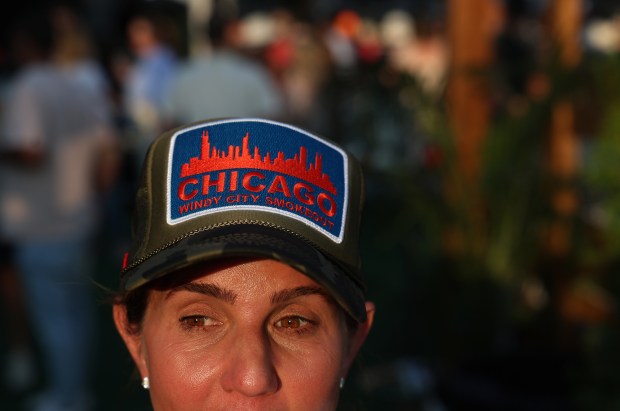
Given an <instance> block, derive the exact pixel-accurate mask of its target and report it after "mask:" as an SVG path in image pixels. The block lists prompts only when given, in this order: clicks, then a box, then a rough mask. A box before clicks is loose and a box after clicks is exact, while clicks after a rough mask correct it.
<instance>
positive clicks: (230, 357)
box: [114, 260, 374, 411]
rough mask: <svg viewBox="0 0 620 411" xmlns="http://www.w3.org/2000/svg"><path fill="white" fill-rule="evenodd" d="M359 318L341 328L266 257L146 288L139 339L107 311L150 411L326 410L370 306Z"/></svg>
mask: <svg viewBox="0 0 620 411" xmlns="http://www.w3.org/2000/svg"><path fill="white" fill-rule="evenodd" d="M367 312H368V321H367V322H365V323H363V324H361V325H360V326H359V327H358V328H357V330H355V331H354V332H352V333H351V332H348V331H347V328H346V326H345V322H344V316H343V314H342V311H341V309H340V308H338V307H337V306H336V305H335V303H334V302H333V301H332V300H331V298H330V297H328V296H327V294H326V293H325V291H324V290H323V289H322V288H321V287H320V286H319V285H318V284H317V283H316V282H314V281H313V280H311V279H310V278H309V277H306V276H305V275H303V274H301V273H300V272H298V271H296V270H295V269H293V268H291V267H290V266H288V265H285V264H282V263H280V262H277V261H274V260H238V261H235V262H233V263H230V262H229V263H227V264H224V265H219V266H218V267H215V268H211V269H210V270H208V271H204V273H202V272H201V273H200V274H199V275H198V276H194V277H192V278H191V279H190V280H189V282H187V283H185V284H182V285H177V286H175V287H172V288H167V289H161V290H159V289H158V290H153V291H152V292H151V295H150V297H149V302H148V305H147V310H146V313H145V317H144V321H143V324H142V330H141V332H139V333H130V332H128V331H127V327H126V317H125V312H124V307H123V306H122V305H116V306H115V307H114V317H115V321H116V324H117V328H118V329H119V332H120V333H121V336H122V337H123V339H124V341H125V343H126V345H127V347H128V349H129V351H130V353H131V355H132V357H133V359H134V361H135V362H136V364H137V367H138V370H139V372H140V374H141V376H142V377H145V376H148V377H149V380H150V395H151V401H152V404H153V407H154V410H155V411H200V410H205V411H206V410H210V411H217V410H227V411H233V410H243V411H252V410H270V411H277V410H281V411H285V410H288V411H296V410H299V411H303V410H312V411H319V410H335V409H336V404H337V402H338V397H339V392H340V389H339V381H340V378H341V377H346V374H347V371H348V369H349V367H350V365H351V363H352V361H353V359H354V357H355V355H356V353H357V351H358V350H359V348H360V346H361V345H362V343H363V341H364V339H365V337H366V335H367V333H368V331H369V329H370V326H371V324H372V319H373V315H374V306H373V305H372V303H367ZM350 334H352V335H350Z"/></svg>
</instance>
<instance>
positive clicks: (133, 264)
mask: <svg viewBox="0 0 620 411" xmlns="http://www.w3.org/2000/svg"><path fill="white" fill-rule="evenodd" d="M239 224H254V225H260V226H263V227H271V228H277V229H278V230H280V231H284V232H286V233H288V234H292V235H294V236H295V237H297V238H300V239H302V240H303V241H307V240H306V239H305V238H304V237H303V236H301V235H299V234H297V233H296V232H294V231H292V230H289V229H286V228H283V227H281V226H279V225H277V224H273V223H266V222H264V221H260V220H234V221H227V222H224V223H219V224H213V225H209V226H206V227H201V228H199V229H195V230H192V231H189V232H187V233H185V234H183V235H182V236H179V237H177V238H175V239H174V240H171V241H169V242H167V243H166V244H164V245H162V246H159V247H157V248H156V249H154V250H152V251H151V252H150V253H148V254H146V255H144V256H142V257H140V258H138V259H137V260H134V261H132V262H131V263H130V264H128V265H127V267H125V268H124V269H123V270H122V271H121V276H122V275H123V274H125V273H127V272H128V271H131V270H133V269H134V268H136V267H137V266H138V265H140V264H142V263H143V262H144V261H146V260H148V259H149V258H151V257H153V256H154V255H156V254H159V253H160V252H162V251H163V250H165V249H166V248H168V247H171V246H173V245H174V244H176V243H178V242H179V241H181V240H184V239H185V238H188V237H191V236H193V235H195V234H198V233H200V232H203V231H207V230H212V229H216V228H221V227H227V226H231V225H239ZM313 246H314V247H315V248H317V249H319V250H320V251H321V252H323V251H322V249H321V248H320V247H318V246H316V245H314V243H313Z"/></svg>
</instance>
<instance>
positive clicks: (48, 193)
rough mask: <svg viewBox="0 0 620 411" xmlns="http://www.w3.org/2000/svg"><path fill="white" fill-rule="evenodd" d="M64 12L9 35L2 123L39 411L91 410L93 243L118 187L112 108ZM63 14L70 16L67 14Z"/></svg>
mask: <svg viewBox="0 0 620 411" xmlns="http://www.w3.org/2000/svg"><path fill="white" fill-rule="evenodd" d="M68 12H69V11H68V10H66V9H63V10H60V9H54V13H52V14H50V12H49V10H47V9H43V8H41V9H37V10H35V11H31V12H30V13H29V14H28V15H26V16H24V18H23V19H18V20H17V21H16V24H15V26H13V28H12V31H11V44H12V51H13V53H14V56H15V58H16V61H17V62H18V63H19V69H18V71H17V72H16V73H15V76H14V78H13V80H12V84H11V85H10V90H9V92H8V94H7V99H6V106H5V110H4V112H3V116H2V123H0V124H1V129H2V132H1V133H0V147H1V149H2V151H3V152H4V153H5V155H6V156H7V158H10V159H11V161H10V162H6V161H5V162H3V164H2V166H3V170H2V174H1V175H2V182H1V184H2V196H1V198H0V201H1V203H0V229H1V232H2V236H3V237H4V238H6V239H7V240H8V241H10V242H11V243H12V244H13V245H14V246H15V264H16V267H17V269H18V274H19V275H20V279H21V281H22V284H23V287H24V292H25V297H26V304H27V308H28V314H29V315H30V324H31V325H32V330H33V334H34V337H35V338H36V339H37V343H38V346H39V347H40V349H41V356H42V359H43V364H42V367H43V371H44V372H45V377H44V383H45V388H44V391H43V392H41V393H40V394H38V395H37V396H36V397H34V398H32V399H31V402H30V404H29V406H30V407H31V409H32V410H34V411H55V410H59V411H60V410H64V411H73V410H75V411H83V410H89V409H91V406H92V400H93V398H92V393H91V389H90V365H91V360H92V349H93V342H94V340H93V331H94V327H93V325H94V322H95V317H94V299H93V298H92V296H91V293H90V292H89V291H90V289H91V284H90V282H89V281H90V280H91V279H92V272H93V271H92V269H93V267H92V262H93V261H92V256H91V251H92V250H91V240H92V239H93V237H94V235H95V233H96V230H97V228H98V213H99V207H98V202H99V200H100V198H99V197H98V191H99V190H103V189H104V188H105V187H107V186H109V185H110V184H112V182H113V181H114V173H115V170H116V165H117V163H116V161H117V157H116V141H115V135H114V128H113V126H112V123H111V113H110V105H109V102H108V100H107V97H108V96H107V94H106V90H104V89H103V88H102V87H101V85H102V83H101V80H102V79H101V78H100V77H98V75H97V74H96V73H97V70H96V69H95V68H94V60H92V59H90V58H89V53H90V50H89V48H88V47H83V46H84V44H82V43H81V42H82V40H83V38H82V39H80V38H74V36H79V37H83V36H85V35H86V32H85V31H82V30H76V29H77V27H78V26H74V25H73V23H75V22H76V21H73V20H72V19H73V18H77V15H74V14H66V13H68ZM63 13H65V14H63Z"/></svg>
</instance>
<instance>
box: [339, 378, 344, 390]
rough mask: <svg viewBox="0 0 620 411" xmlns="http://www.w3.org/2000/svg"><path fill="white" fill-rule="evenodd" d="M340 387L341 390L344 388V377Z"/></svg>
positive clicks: (341, 379)
mask: <svg viewBox="0 0 620 411" xmlns="http://www.w3.org/2000/svg"><path fill="white" fill-rule="evenodd" d="M339 386H340V389H343V388H344V377H340V384H339Z"/></svg>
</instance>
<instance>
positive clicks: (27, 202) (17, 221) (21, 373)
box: [0, 1, 617, 411]
mask: <svg viewBox="0 0 620 411" xmlns="http://www.w3.org/2000/svg"><path fill="white" fill-rule="evenodd" d="M75 3H76V2H73V3H72V2H68V3H67V2H65V3H64V4H59V5H55V6H52V7H49V8H46V7H42V6H41V7H40V8H39V7H37V8H34V9H32V10H28V12H27V13H23V14H20V15H19V16H15V18H14V19H12V20H13V21H11V22H10V24H9V25H8V27H7V29H6V30H7V36H6V42H5V43H6V44H5V49H4V50H2V53H1V55H0V56H1V57H2V63H3V67H4V68H3V70H2V74H3V76H2V78H1V79H0V80H1V84H0V158H1V160H0V302H1V304H0V312H2V313H3V317H2V319H3V321H2V322H1V325H2V326H3V327H4V329H3V330H2V331H0V335H4V336H6V338H5V341H4V342H2V344H1V345H0V385H1V387H2V389H1V390H0V391H2V390H4V391H6V392H11V393H26V394H27V395H25V396H24V403H25V409H28V410H33V411H60V410H64V411H83V410H84V411H85V410H93V409H95V408H96V402H97V392H96V391H97V389H96V387H94V374H95V371H94V369H93V360H94V356H95V355H96V352H97V350H99V349H101V348H102V347H99V346H98V334H97V333H98V322H97V321H98V320H97V318H96V316H95V311H96V309H97V307H96V304H97V300H96V298H95V297H94V294H95V293H96V292H97V287H96V286H95V283H96V282H102V283H103V286H105V287H109V288H112V289H113V288H114V287H115V286H116V279H117V278H116V277H114V276H115V275H116V274H115V273H116V272H117V271H114V270H117V269H118V267H120V263H121V262H120V259H121V258H122V254H123V252H124V248H125V246H126V244H127V243H128V236H129V229H128V228H127V229H126V227H129V223H128V221H129V217H130V213H131V207H132V201H133V197H132V196H133V189H134V186H135V184H136V181H137V179H138V178H139V175H140V164H141V162H142V158H143V157H144V155H145V153H146V150H147V147H148V145H149V144H150V142H151V141H152V140H153V139H154V138H155V137H156V136H157V135H158V134H160V133H161V132H162V131H165V130H169V129H171V128H174V127H177V126H180V125H182V124H187V123H190V122H194V121H198V120H202V119H208V118H219V117H238V116H245V117H263V118H267V119H272V120H276V121H278V120H279V121H285V122H289V123H291V124H295V125H297V126H299V127H302V128H307V129H309V130H311V131H313V132H316V133H318V134H321V135H324V136H326V137H328V138H330V139H334V140H337V141H339V142H341V143H343V144H344V145H345V146H346V147H348V148H349V150H350V151H351V152H352V153H353V154H354V155H356V156H358V157H359V158H360V160H362V162H363V163H364V165H365V166H366V167H367V170H368V171H377V170H378V171H381V170H388V169H394V168H398V167H406V168H409V169H412V168H415V167H432V166H433V165H436V164H437V162H438V161H440V157H439V154H438V153H437V152H436V150H434V147H433V145H432V144H429V141H428V139H425V138H424V135H423V134H424V133H423V131H422V127H421V126H420V124H419V122H418V120H416V118H414V117H412V110H413V109H414V107H413V106H412V104H414V103H415V102H416V101H414V102H413V103H412V100H411V95H409V94H407V93H406V92H405V91H407V90H408V89H407V88H406V87H404V85H407V86H409V87H411V85H412V84H413V85H414V86H415V87H414V88H415V89H416V90H417V91H418V92H419V93H421V94H422V95H424V96H426V98H428V99H430V101H436V100H438V99H440V98H442V96H443V95H444V92H445V86H446V81H447V76H448V74H449V73H448V68H449V61H448V60H449V52H450V50H449V44H448V41H447V37H446V30H445V16H443V15H441V14H440V13H437V12H436V10H435V9H433V8H431V9H432V10H435V12H429V13H427V14H426V15H424V16H422V17H423V18H418V16H414V15H412V13H411V12H409V11H407V10H404V9H394V10H388V11H385V12H383V13H381V14H380V15H372V16H365V15H363V14H362V13H360V12H359V11H355V10H354V9H352V8H342V9H335V10H333V12H331V13H329V14H328V15H327V16H324V17H322V18H321V19H307V18H302V17H300V16H299V15H298V14H296V13H295V12H293V11H291V10H290V9H286V8H283V7H273V8H270V9H265V10H260V11H254V12H249V13H244V14H241V13H239V9H238V8H237V7H235V3H234V2H230V1H221V2H217V1H214V2H207V3H208V4H211V5H212V9H211V10H209V12H208V13H207V15H208V17H209V18H208V20H207V21H205V22H203V23H204V24H202V25H201V26H200V30H198V31H197V32H192V31H191V30H188V21H189V17H191V16H190V15H189V14H188V10H187V9H184V10H182V12H181V13H180V14H177V13H170V12H169V10H170V9H169V8H168V7H169V6H170V4H169V3H174V5H175V6H174V7H175V10H177V9H178V8H179V7H181V6H180V4H181V3H180V2H166V1H147V2H132V5H133V7H132V8H131V10H130V11H129V12H128V13H127V16H126V18H124V19H123V20H122V22H123V23H122V33H121V38H122V41H121V42H120V44H115V45H113V46H112V47H110V45H109V43H108V42H106V41H105V40H106V39H102V38H101V37H100V36H97V35H95V33H93V31H91V29H92V28H93V26H92V25H91V24H90V23H91V22H90V21H89V19H88V18H87V17H86V15H85V14H84V13H82V12H83V10H81V9H80V8H79V7H73V6H74V5H75ZM78 3H79V2H78ZM427 3H430V4H432V3H433V2H427ZM436 3H437V4H438V3H440V2H436ZM522 3H523V2H522ZM162 4H163V5H164V6H165V7H164V6H162ZM188 4H189V3H188ZM181 8H182V7H181ZM438 9H439V8H438ZM306 17H307V16H306ZM534 22H535V19H525V20H511V19H506V18H505V16H504V18H502V17H498V26H497V27H496V30H497V38H498V47H499V48H498V50H497V56H498V59H499V60H500V61H499V64H500V67H501V64H504V68H505V70H504V71H503V75H504V76H506V77H505V78H504V79H503V80H502V86H501V87H497V88H496V89H495V90H494V92H496V93H503V94H502V95H499V94H498V95H496V99H497V100H498V101H500V100H501V102H502V104H505V105H506V106H509V109H511V107H512V108H514V109H515V110H517V111H518V107H520V105H519V101H521V100H520V97H522V96H523V95H529V96H530V97H531V96H532V95H534V96H536V95H538V94H541V93H542V94H544V93H546V91H545V90H546V88H545V87H546V86H545V85H546V83H545V80H544V79H543V78H541V77H540V76H538V75H536V73H534V75H529V74H527V73H530V68H529V67H524V64H526V63H530V62H531V61H533V60H535V59H536V57H535V53H536V50H535V48H536V47H537V46H539V45H540V37H539V35H538V31H539V29H540V27H539V26H538V25H537V24H536V23H534ZM610 24H611V22H596V24H592V25H588V26H586V28H587V32H585V33H584V34H585V39H586V40H587V45H589V47H591V48H592V49H593V50H594V49H596V48H598V49H597V50H598V51H599V52H607V50H608V49H609V47H610V46H609V44H610V40H609V38H610V36H612V35H613V34H611V33H612V32H613V33H616V31H611V30H610V27H609V25H610ZM616 24H617V23H616ZM115 34H116V35H118V34H119V33H115ZM616 36H617V34H616ZM103 44H106V46H107V47H105V49H104V48H103V47H102V45H103ZM614 44H617V41H616V42H615V43H614ZM615 50H616V51H617V48H616V49H615ZM368 189H369V196H370V197H371V200H372V196H373V194H374V193H376V191H374V190H381V187H374V186H373V185H372V179H371V180H370V181H369V187H368ZM104 271H105V272H104ZM102 279H103V280H102ZM407 370H408V371H407V372H409V374H411V373H414V371H411V370H410V369H409V368H407ZM422 374H423V376H424V378H426V377H425V375H426V374H424V373H422ZM414 377H415V376H414ZM418 377H419V375H418ZM419 378H422V377H419ZM424 378H423V380H424V381H426V379H424ZM413 380H415V378H413V379H411V378H410V379H409V381H413ZM406 388H407V387H406ZM414 388H415V387H414ZM408 389H413V388H411V387H408ZM436 409H437V408H436Z"/></svg>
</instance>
